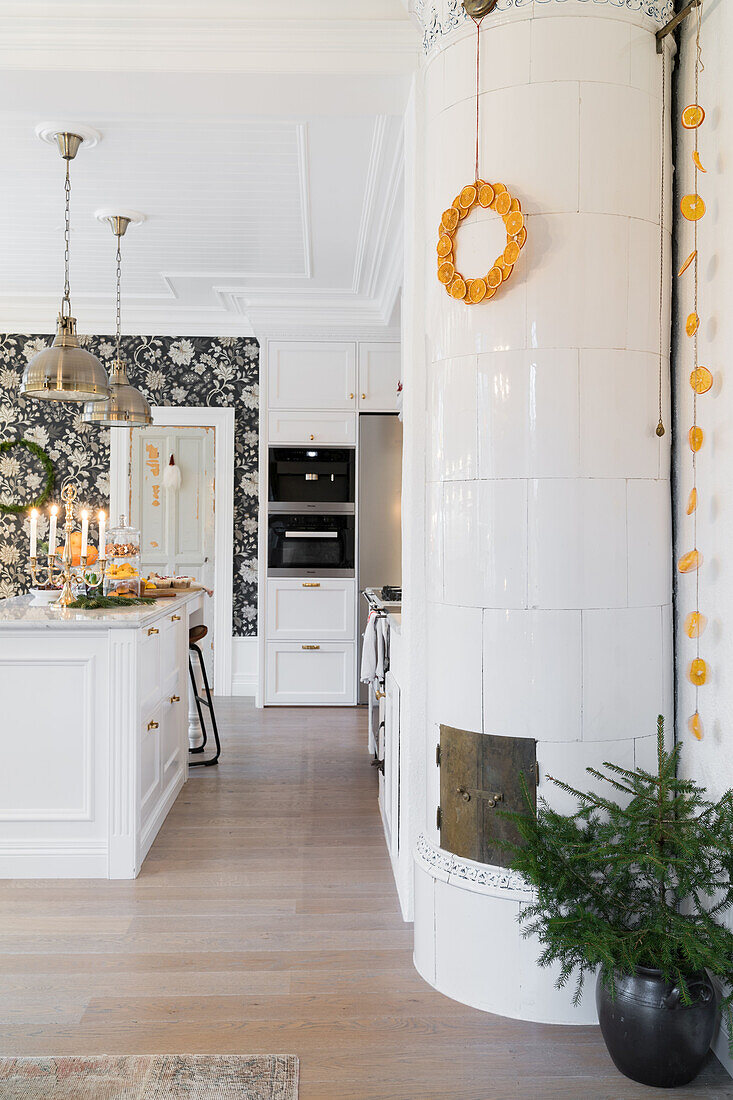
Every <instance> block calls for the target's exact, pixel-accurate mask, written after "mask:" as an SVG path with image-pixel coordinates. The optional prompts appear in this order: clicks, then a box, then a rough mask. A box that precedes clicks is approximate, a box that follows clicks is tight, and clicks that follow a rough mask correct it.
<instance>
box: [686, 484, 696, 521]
mask: <svg viewBox="0 0 733 1100" xmlns="http://www.w3.org/2000/svg"><path fill="white" fill-rule="evenodd" d="M696 508H697V489H691V490H690V495H689V496H688V498H687V514H688V516H691V515H692V513H693V512H694V511H695V509H696Z"/></svg>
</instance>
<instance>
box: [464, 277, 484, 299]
mask: <svg viewBox="0 0 733 1100" xmlns="http://www.w3.org/2000/svg"><path fill="white" fill-rule="evenodd" d="M485 297H486V282H485V281H484V280H483V279H472V280H471V282H470V283H469V284H468V300H469V302H473V304H474V305H477V304H478V303H479V302H482V301H483V299H484V298H485Z"/></svg>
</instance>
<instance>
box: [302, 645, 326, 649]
mask: <svg viewBox="0 0 733 1100" xmlns="http://www.w3.org/2000/svg"><path fill="white" fill-rule="evenodd" d="M300 648H301V649H320V648H321V647H320V646H319V645H302V646H301V647H300Z"/></svg>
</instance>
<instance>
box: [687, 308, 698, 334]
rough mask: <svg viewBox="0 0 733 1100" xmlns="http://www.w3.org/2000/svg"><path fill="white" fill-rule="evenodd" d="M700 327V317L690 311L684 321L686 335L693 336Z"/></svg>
mask: <svg viewBox="0 0 733 1100" xmlns="http://www.w3.org/2000/svg"><path fill="white" fill-rule="evenodd" d="M699 327H700V318H699V317H698V315H697V314H696V313H694V312H693V313H690V314H689V315H688V317H687V320H686V321H685V332H686V333H687V335H688V336H694V335H695V333H696V332H697V330H698V329H699Z"/></svg>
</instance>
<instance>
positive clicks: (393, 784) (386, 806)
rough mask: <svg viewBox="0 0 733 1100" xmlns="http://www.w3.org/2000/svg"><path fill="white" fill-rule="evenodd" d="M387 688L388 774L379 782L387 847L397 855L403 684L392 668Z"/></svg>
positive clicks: (385, 737) (384, 749)
mask: <svg viewBox="0 0 733 1100" xmlns="http://www.w3.org/2000/svg"><path fill="white" fill-rule="evenodd" d="M384 690H385V698H384V711H383V714H384V731H383V742H382V745H381V746H380V747H381V750H382V751H381V757H382V759H383V760H384V772H383V777H384V778H383V780H382V782H380V785H379V802H380V808H381V810H382V820H383V821H384V833H385V837H386V840H387V847H388V848H389V852H390V855H391V856H392V857H393V859H396V858H397V854H398V851H399V837H400V828H399V823H400V688H399V684H398V683H397V681H396V680H395V678H394V676H393V675H392V673H391V672H388V673H387V675H386V676H385V678H384Z"/></svg>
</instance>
